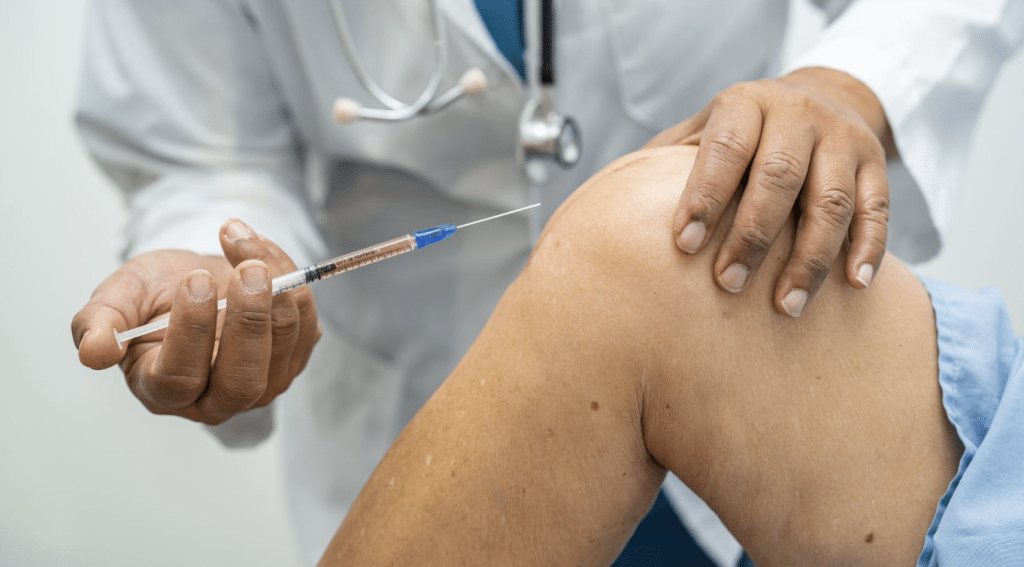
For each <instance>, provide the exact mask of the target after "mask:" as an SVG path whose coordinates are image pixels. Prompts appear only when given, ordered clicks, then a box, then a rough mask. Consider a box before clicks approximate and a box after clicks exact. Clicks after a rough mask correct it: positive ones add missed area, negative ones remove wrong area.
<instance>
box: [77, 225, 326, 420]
mask: <svg viewBox="0 0 1024 567" xmlns="http://www.w3.org/2000/svg"><path fill="white" fill-rule="evenodd" d="M220 243H221V246H222V248H223V250H224V256H219V257H218V256H204V255H200V254H196V253H194V252H187V251H183V250H159V251H155V252H150V253H147V254H141V255H139V256H137V257H135V258H133V259H131V260H129V261H128V262H126V263H125V264H124V265H123V266H122V267H121V268H120V269H119V270H117V271H116V272H114V274H112V275H111V276H110V277H108V278H107V279H106V280H105V281H104V282H103V283H102V284H100V286H99V287H97V288H96V291H95V292H94V293H93V295H92V298H91V299H90V301H89V303H88V304H86V306H85V307H83V308H82V310H81V311H79V312H78V314H77V315H76V316H75V318H74V320H73V321H72V324H71V330H72V333H73V336H74V340H75V344H76V345H77V346H78V356H79V359H80V360H81V361H82V363H83V364H85V365H86V366H89V367H91V368H94V369H101V368H108V367H110V366H113V365H115V364H120V365H121V369H122V371H123V372H124V375H125V378H126V379H127V381H128V386H129V387H130V388H131V390H132V393H134V394H135V396H136V397H137V398H138V399H139V400H140V401H141V402H142V403H143V405H145V406H146V408H147V409H148V410H149V411H151V412H153V413H157V414H171V415H179V416H182V417H186V418H188V419H191V420H194V421H199V422H203V423H206V424H210V425H215V424H219V423H222V422H224V421H226V420H227V419H228V418H230V417H232V416H233V415H235V414H238V413H241V412H243V411H246V410H249V409H254V408H258V407H262V406H265V405H267V404H269V403H270V402H271V401H272V400H273V399H274V398H275V397H277V396H278V395H280V394H281V393H283V392H284V391H285V390H287V389H288V386H289V385H290V384H291V382H292V380H293V379H294V378H295V376H296V375H297V374H298V373H299V372H300V371H301V370H302V369H303V367H304V366H305V365H306V361H307V360H308V359H309V355H310V353H311V352H312V351H313V346H314V345H315V344H316V342H317V340H318V339H319V338H320V334H321V331H320V325H319V323H318V322H317V314H316V305H315V304H314V301H313V293H312V292H311V291H310V289H309V288H308V287H306V286H301V287H297V288H295V289H292V290H290V291H287V292H285V293H281V294H277V295H273V294H272V286H271V278H273V277H275V276H280V275H283V274H289V273H292V272H295V271H296V266H295V264H294V263H293V262H292V260H291V259H290V258H289V257H288V255H287V254H285V253H284V252H283V251H282V250H281V249H280V248H279V247H278V246H277V245H276V244H274V243H273V242H270V241H269V240H267V239H265V238H262V237H260V236H259V235H258V234H256V233H255V232H254V231H253V230H252V229H251V228H249V226H248V225H246V224H245V223H243V222H241V221H238V220H232V221H229V222H227V223H225V224H224V226H223V227H221V230H220ZM224 290H226V293H225V291H224ZM218 293H220V294H221V295H223V296H224V297H226V299H227V308H226V309H225V310H224V311H225V313H224V315H223V316H221V315H219V312H218V309H217V298H218ZM167 312H170V313H171V321H170V325H169V326H168V328H167V330H166V331H164V332H160V333H152V334H149V335H145V336H140V337H138V338H136V339H133V340H132V341H131V343H129V344H125V345H119V344H118V340H117V338H116V337H115V335H114V333H115V332H116V331H124V330H125V329H129V328H133V327H137V326H139V325H142V324H144V323H147V322H149V321H150V320H151V319H153V318H154V317H156V316H157V315H160V314H163V313H167ZM211 361H212V363H211Z"/></svg>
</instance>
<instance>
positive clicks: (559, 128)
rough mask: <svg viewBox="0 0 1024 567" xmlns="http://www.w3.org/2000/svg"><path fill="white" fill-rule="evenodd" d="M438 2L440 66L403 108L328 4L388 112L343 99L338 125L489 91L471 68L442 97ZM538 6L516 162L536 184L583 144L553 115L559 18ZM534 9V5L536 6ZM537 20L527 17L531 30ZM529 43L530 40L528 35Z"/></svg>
mask: <svg viewBox="0 0 1024 567" xmlns="http://www.w3.org/2000/svg"><path fill="white" fill-rule="evenodd" d="M437 2H438V0H428V5H429V10H430V19H431V27H432V28H433V36H434V58H435V60H436V62H437V63H436V66H435V68H434V72H433V73H432V74H431V75H430V79H429V80H428V81H427V84H426V86H425V87H424V89H423V92H422V93H420V95H419V96H418V97H417V98H416V100H414V101H413V102H411V103H404V102H402V101H400V100H398V99H396V98H394V97H392V96H391V95H389V94H388V93H386V92H385V91H384V90H383V89H382V88H381V87H380V85H378V84H377V82H376V81H374V80H373V77H371V76H370V74H369V73H368V72H367V71H366V68H365V67H364V66H363V61H362V58H361V57H359V53H358V51H357V50H356V47H355V42H354V41H353V40H352V34H351V33H350V32H349V28H348V22H347V19H346V17H345V12H344V10H343V9H342V6H341V3H340V2H339V0H328V4H330V6H331V14H332V16H333V18H334V25H335V28H337V31H338V37H339V38H340V39H341V45H342V48H343V49H344V50H345V55H346V56H347V57H348V59H349V62H350V64H351V66H352V71H353V73H354V74H355V76H356V79H357V80H358V81H359V83H360V84H361V85H362V86H363V88H364V89H366V92H367V93H369V94H370V96H372V97H373V98H374V99H376V100H377V102H379V103H380V104H381V105H382V106H384V107H385V108H367V107H364V106H363V105H361V104H360V103H358V102H356V101H355V100H353V99H351V98H339V99H337V100H336V101H335V102H334V109H333V114H334V119H335V120H336V121H338V122H340V123H347V122H352V121H354V120H358V119H365V120H379V121H385V122H401V121H404V120H409V119H411V118H414V117H416V116H422V115H427V114H432V113H434V112H438V111H440V110H443V109H445V108H447V107H448V106H450V105H451V104H452V103H454V102H455V101H457V100H459V99H460V98H462V97H463V96H466V95H473V94H478V93H481V92H483V91H485V90H487V86H488V85H487V77H486V76H485V75H484V72H483V71H481V70H480V69H479V68H476V67H472V68H470V69H467V70H466V71H465V72H464V73H463V74H462V76H461V77H460V78H459V82H458V84H457V85H456V86H454V87H452V88H451V89H449V90H447V91H445V92H443V93H441V94H438V89H439V87H440V84H441V79H442V77H443V76H444V75H445V73H446V72H447V70H448V45H447V43H446V42H445V40H444V37H445V23H444V17H443V16H442V14H441V11H440V10H439V9H438V5H437ZM537 3H538V4H539V7H540V13H539V16H540V18H539V20H540V26H539V28H540V43H539V45H540V58H539V59H540V64H539V65H538V68H537V69H533V70H531V71H533V72H532V73H528V81H527V82H528V84H529V85H530V98H529V100H528V101H527V103H526V105H525V106H524V107H523V111H522V113H521V114H520V116H519V131H518V132H517V138H518V142H519V143H518V145H517V148H516V160H517V161H518V163H519V164H520V166H521V167H522V170H523V172H524V174H525V175H526V177H527V178H528V179H529V180H531V181H533V182H537V183H539V182H542V181H544V180H545V179H546V178H547V174H548V172H547V168H546V167H545V166H544V163H546V162H554V163H556V164H558V165H560V166H562V167H564V168H569V167H572V166H574V165H576V163H577V162H578V161H579V159H580V153H581V152H582V142H581V139H580V133H579V128H578V127H577V125H576V121H575V120H573V119H572V118H571V117H568V116H564V115H562V114H559V113H558V112H556V111H555V110H554V104H553V91H554V86H555V70H554V69H555V66H554V59H555V57H554V33H555V17H554V5H553V4H554V2H553V0H538V2H537ZM535 7H536V5H535ZM531 15H533V14H532V13H529V12H528V17H527V22H528V24H527V26H526V27H527V29H529V28H530V25H529V21H530V19H531V18H530V17H529V16H531ZM527 41H528V42H529V41H530V35H529V34H527Z"/></svg>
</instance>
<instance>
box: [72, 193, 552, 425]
mask: <svg viewBox="0 0 1024 567" xmlns="http://www.w3.org/2000/svg"><path fill="white" fill-rule="evenodd" d="M539 206H540V203H535V204H533V205H528V206H525V207H520V208H518V209H515V210H511V211H507V212H504V213H500V214H497V215H493V216H490V217H487V218H483V219H478V220H475V221H473V222H469V223H465V224H462V225H459V226H455V225H452V224H440V225H438V226H435V227H431V228H427V229H423V230H418V231H415V232H413V233H412V234H406V235H405V236H399V237H397V238H393V239H391V240H387V241H385V242H381V243H380V244H375V245H373V246H368V247H366V248H363V249H361V250H356V251H354V252H351V253H348V254H344V255H342V256H339V257H337V258H332V259H330V260H327V261H324V262H320V263H318V264H314V265H312V266H308V267H305V268H302V269H298V268H296V267H295V263H294V262H292V260H291V259H290V258H289V257H288V255H287V254H285V253H284V251H282V250H281V248H279V247H278V246H277V245H276V244H274V243H273V242H271V241H269V240H267V239H265V238H263V237H261V236H259V235H258V234H256V233H255V232H254V231H253V230H252V229H251V228H250V227H249V226H248V225H246V224H245V223H243V222H242V221H240V220H237V219H232V220H229V221H227V222H226V223H224V225H223V226H222V227H221V229H220V244H221V248H222V249H223V250H224V256H204V255H200V254H197V253H194V252H188V251H184V250H157V251H154V252H149V253H147V254H141V255H139V256H138V257H136V258H133V259H131V260H129V261H128V262H126V263H125V264H124V265H123V266H122V267H121V269H119V270H118V271H116V272H114V274H113V275H112V276H110V277H109V278H107V279H106V280H105V281H104V282H103V283H101V284H100V286H99V287H97V288H96V291H95V292H93V296H92V298H91V299H90V300H89V303H88V304H86V306H85V307H84V308H82V310H81V311H79V312H78V314H77V315H75V318H74V319H73V320H72V322H71V332H72V335H73V336H74V339H75V345H76V346H77V347H78V357H79V359H80V360H81V361H82V363H83V364H85V365H86V366H89V367H91V368H94V369H97V370H98V369H103V368H108V367H110V366H113V365H114V364H117V363H120V364H121V369H122V371H123V372H124V374H125V377H126V378H127V380H128V385H129V387H130V388H131V389H132V392H133V393H134V394H135V396H136V397H137V398H139V400H140V401H141V402H142V403H143V404H144V405H145V406H146V408H147V409H149V410H150V411H151V412H153V413H157V414H171V415H179V416H182V417H186V418H189V419H192V420H194V421H200V422H203V423H206V424H208V425H218V424H220V423H223V422H224V421H227V420H228V419H229V418H231V417H232V416H234V415H236V414H239V413H242V412H244V411H248V410H250V409H256V408H261V407H263V406H266V405H267V404H269V403H270V402H271V401H273V400H274V398H276V397H277V396H279V395H280V394H282V393H284V391H285V390H287V389H288V386H289V385H291V382H292V380H294V379H295V377H296V376H297V375H298V374H299V372H301V371H302V369H303V368H304V367H305V366H306V361H307V360H308V359H309V356H310V354H311V353H312V352H313V346H314V345H316V342H317V341H318V340H319V339H320V335H321V330H320V325H319V323H318V322H317V316H316V305H315V303H314V300H313V295H312V292H310V290H309V288H308V287H306V286H308V285H309V284H311V283H314V282H317V281H319V280H322V279H324V278H329V277H331V276H333V275H336V274H340V273H342V272H347V271H349V270H354V269H356V268H360V267H362V266H366V265H368V264H373V263H375V262H379V261H381V260H384V259H386V258H390V257H392V256H398V255H399V254H404V253H406V252H412V251H413V250H419V249H421V248H425V247H427V246H430V245H431V244H436V243H438V242H441V241H443V240H447V239H448V238H450V237H451V236H454V235H455V233H456V232H457V231H458V229H460V228H464V227H467V226H472V225H475V224H480V223H483V222H487V221H489V220H493V219H497V218H500V217H504V216H508V215H512V214H515V213H518V212H521V211H525V210H528V209H533V208H535V207H539ZM271 278H273V279H271ZM225 289H226V290H227V294H226V296H225V297H222V298H221V299H219V300H218V299H217V297H218V295H219V293H218V290H225ZM221 310H224V311H225V315H224V317H223V319H221V318H220V315H219V312H220V311H221ZM167 313H169V315H165V314H167ZM165 329H166V330H165ZM158 333H160V334H158ZM135 339H139V340H135ZM211 361H212V362H211Z"/></svg>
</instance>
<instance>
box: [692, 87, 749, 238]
mask: <svg viewBox="0 0 1024 567" xmlns="http://www.w3.org/2000/svg"><path fill="white" fill-rule="evenodd" d="M762 121H763V116H762V114H761V109H760V107H759V106H757V105H756V104H752V103H750V102H741V103H737V104H731V105H730V104H727V105H726V106H724V107H722V108H721V109H720V110H717V111H714V112H712V114H711V117H710V118H709V119H708V124H707V127H706V128H705V130H704V133H703V134H701V139H700V146H699V147H698V148H697V156H696V158H695V160H694V164H693V170H692V171H691V172H690V176H689V178H687V180H686V189H685V190H684V191H683V194H682V196H681V197H680V198H679V208H678V211H677V212H676V217H675V222H674V224H673V231H674V233H675V234H676V235H677V237H676V245H677V246H678V247H679V249H680V250H682V251H683V252H686V253H687V254H693V253H695V252H697V251H698V250H700V249H701V247H702V246H703V245H704V243H705V242H706V241H707V236H708V235H709V234H713V233H714V232H715V228H716V227H717V226H718V222H719V220H721V218H722V212H723V211H724V210H725V207H726V206H727V205H728V204H729V201H730V200H732V196H733V193H735V192H736V189H737V188H738V187H739V185H740V182H741V181H742V180H743V176H744V174H745V173H746V171H747V166H748V165H749V164H750V161H751V160H752V159H753V157H754V152H755V151H756V149H757V144H758V140H759V139H760V136H761V125H762Z"/></svg>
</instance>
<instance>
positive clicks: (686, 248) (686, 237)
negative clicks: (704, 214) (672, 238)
mask: <svg viewBox="0 0 1024 567" xmlns="http://www.w3.org/2000/svg"><path fill="white" fill-rule="evenodd" d="M707 234H708V229H707V228H706V227H705V226H704V223H702V222H700V221H693V222H691V223H690V224H688V225H686V228H684V229H683V232H681V233H679V239H678V240H676V244H677V245H678V246H679V249H680V250H682V251H683V252H686V253H687V254H693V253H694V252H696V251H697V249H698V248H700V245H701V244H703V243H704V237H706V236H707Z"/></svg>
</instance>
